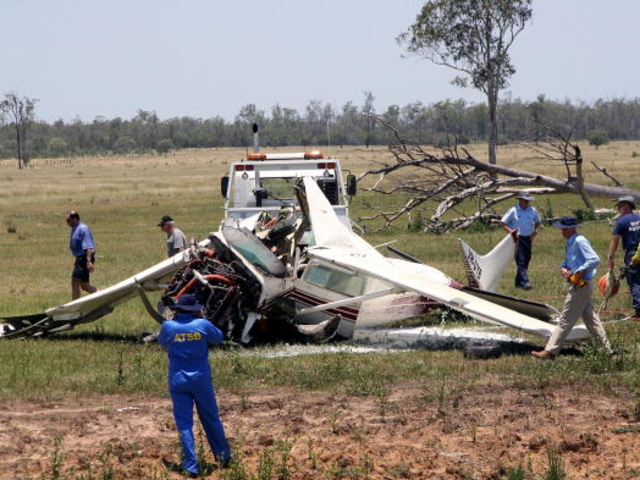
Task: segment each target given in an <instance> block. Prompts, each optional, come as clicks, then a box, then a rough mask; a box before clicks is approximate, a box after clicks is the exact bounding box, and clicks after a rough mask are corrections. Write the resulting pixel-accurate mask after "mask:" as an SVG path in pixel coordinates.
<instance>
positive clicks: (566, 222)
mask: <svg viewBox="0 0 640 480" xmlns="http://www.w3.org/2000/svg"><path fill="white" fill-rule="evenodd" d="M553 226H554V227H556V228H561V229H563V230H564V229H565V228H578V227H581V226H582V225H581V224H579V223H578V219H577V218H576V217H571V216H568V215H567V216H564V217H562V218H560V219H559V220H558V221H557V222H555V223H554V224H553Z"/></svg>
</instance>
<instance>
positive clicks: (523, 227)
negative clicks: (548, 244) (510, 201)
mask: <svg viewBox="0 0 640 480" xmlns="http://www.w3.org/2000/svg"><path fill="white" fill-rule="evenodd" d="M501 221H502V223H504V224H506V225H507V226H508V227H509V228H510V229H512V230H513V229H514V228H517V229H518V235H522V236H523V237H528V236H530V235H533V232H534V231H535V229H536V223H540V215H538V211H537V210H536V209H535V208H533V207H532V206H531V205H527V208H521V207H520V204H518V205H516V206H514V207H511V208H510V209H509V210H507V213H505V214H504V216H503V217H502V220H501Z"/></svg>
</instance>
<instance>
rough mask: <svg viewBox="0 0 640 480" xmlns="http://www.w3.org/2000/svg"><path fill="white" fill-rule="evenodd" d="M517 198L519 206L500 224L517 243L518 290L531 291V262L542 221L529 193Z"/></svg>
mask: <svg viewBox="0 0 640 480" xmlns="http://www.w3.org/2000/svg"><path fill="white" fill-rule="evenodd" d="M516 198H517V199H518V204H517V205H515V206H513V207H511V208H510V209H509V210H508V211H507V213H505V214H504V216H503V217H502V219H501V220H500V223H501V224H502V228H504V229H505V230H506V231H507V233H510V234H511V236H512V237H513V241H514V242H516V254H515V260H516V266H517V268H518V270H517V272H516V279H515V285H516V288H522V289H523V290H531V282H530V281H529V262H530V261H531V251H532V246H533V238H534V237H535V236H536V235H537V234H538V229H539V228H540V223H541V221H540V215H539V214H538V212H537V210H536V209H535V208H533V207H532V206H531V205H529V204H530V203H531V202H532V201H533V197H532V196H531V195H529V193H527V192H522V193H521V194H520V195H518V196H517V197H516Z"/></svg>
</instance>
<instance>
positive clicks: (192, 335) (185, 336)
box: [173, 332, 202, 342]
mask: <svg viewBox="0 0 640 480" xmlns="http://www.w3.org/2000/svg"><path fill="white" fill-rule="evenodd" d="M201 338H202V334H201V333H200V332H185V333H176V335H175V337H173V341H174V342H193V341H196V340H200V339H201Z"/></svg>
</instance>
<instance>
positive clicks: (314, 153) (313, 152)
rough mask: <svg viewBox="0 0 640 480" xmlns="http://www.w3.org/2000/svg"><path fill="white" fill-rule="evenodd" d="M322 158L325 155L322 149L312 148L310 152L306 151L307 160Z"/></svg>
mask: <svg viewBox="0 0 640 480" xmlns="http://www.w3.org/2000/svg"><path fill="white" fill-rule="evenodd" d="M321 158H324V155H323V153H322V152H321V151H320V150H311V151H308V152H304V159H305V160H320V159H321Z"/></svg>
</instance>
